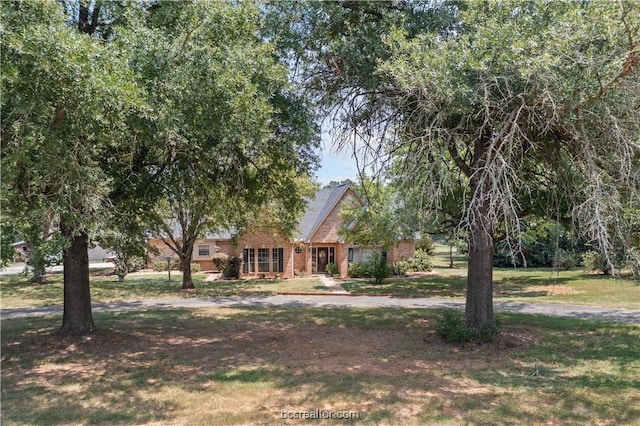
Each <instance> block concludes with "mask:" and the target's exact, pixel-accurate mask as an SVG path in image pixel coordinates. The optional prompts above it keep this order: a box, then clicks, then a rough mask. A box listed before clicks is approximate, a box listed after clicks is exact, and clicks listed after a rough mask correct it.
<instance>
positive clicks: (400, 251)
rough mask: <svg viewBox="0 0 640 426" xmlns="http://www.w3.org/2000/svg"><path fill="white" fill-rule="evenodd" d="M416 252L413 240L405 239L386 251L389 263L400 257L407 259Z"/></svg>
mask: <svg viewBox="0 0 640 426" xmlns="http://www.w3.org/2000/svg"><path fill="white" fill-rule="evenodd" d="M415 252H416V242H415V240H405V241H401V242H400V243H398V244H395V245H394V246H393V247H392V248H391V250H389V252H388V253H387V260H388V261H389V263H395V262H397V261H398V260H401V259H409V258H411V257H413V254H414V253H415Z"/></svg>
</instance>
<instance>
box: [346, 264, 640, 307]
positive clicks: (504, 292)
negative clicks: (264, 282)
mask: <svg viewBox="0 0 640 426" xmlns="http://www.w3.org/2000/svg"><path fill="white" fill-rule="evenodd" d="M466 272H467V271H466V269H456V270H441V269H437V270H434V271H433V272H432V273H431V274H429V275H424V276H419V277H414V278H411V277H410V278H395V279H394V278H389V279H387V280H385V281H384V282H383V283H382V284H375V283H374V282H373V280H363V279H357V280H352V279H349V280H345V281H344V282H342V286H343V287H344V288H345V290H347V291H349V292H351V293H356V294H392V295H396V296H404V297H457V298H464V297H465V293H466V291H465V288H466ZM493 288H494V298H495V300H501V301H514V302H545V303H566V304H581V305H595V306H607V307H611V308H627V309H640V283H639V282H638V281H634V280H633V279H630V278H623V279H619V278H613V277H607V276H602V275H591V274H585V273H584V272H583V271H582V270H580V269H574V270H570V271H553V270H552V269H550V268H531V269H508V268H495V269H494V286H493Z"/></svg>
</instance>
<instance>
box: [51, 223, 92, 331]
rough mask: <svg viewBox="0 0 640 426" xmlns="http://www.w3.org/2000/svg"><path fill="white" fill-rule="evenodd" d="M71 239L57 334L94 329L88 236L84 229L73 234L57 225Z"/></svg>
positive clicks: (66, 250)
mask: <svg viewBox="0 0 640 426" xmlns="http://www.w3.org/2000/svg"><path fill="white" fill-rule="evenodd" d="M60 228H61V231H62V232H63V233H64V234H65V235H67V236H68V237H69V238H70V240H71V246H69V248H67V249H65V250H64V251H63V254H64V314H63V317H62V327H61V328H60V331H59V334H61V335H63V336H68V335H72V336H81V335H84V334H89V333H92V332H94V331H95V330H96V326H95V325H94V323H93V315H92V312H91V294H90V289H89V237H88V236H87V234H86V232H84V231H83V232H80V234H78V235H72V234H71V232H70V230H68V229H65V227H64V224H61V225H60Z"/></svg>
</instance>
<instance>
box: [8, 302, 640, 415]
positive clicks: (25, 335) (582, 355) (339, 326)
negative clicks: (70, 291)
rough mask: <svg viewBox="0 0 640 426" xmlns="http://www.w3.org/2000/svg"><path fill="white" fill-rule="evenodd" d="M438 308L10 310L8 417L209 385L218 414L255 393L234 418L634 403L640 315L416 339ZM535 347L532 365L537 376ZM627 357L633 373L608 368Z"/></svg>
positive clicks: (536, 319)
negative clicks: (462, 338) (71, 322)
mask: <svg viewBox="0 0 640 426" xmlns="http://www.w3.org/2000/svg"><path fill="white" fill-rule="evenodd" d="M435 315H437V311H429V312H425V311H423V310H415V309H411V310H398V309H308V308H305V309H293V308H286V309H283V308H269V309H265V308H251V309H208V310H193V311H190V310H184V309H173V310H151V311H145V312H129V313H98V314H96V315H95V317H96V323H97V324H98V326H99V327H101V328H102V330H103V331H100V332H98V333H97V334H95V335H93V336H89V337H85V338H82V339H74V340H68V339H63V340H60V339H59V338H57V337H55V336H53V335H52V333H54V332H55V331H56V328H53V327H52V325H57V324H58V319H59V318H57V317H56V318H55V320H52V318H30V319H20V320H10V321H3V333H2V372H3V374H2V403H3V420H4V421H6V422H8V423H18V424H25V423H27V424H36V425H39V424H42V425H44V424H47V425H49V424H68V423H83V424H113V423H129V424H130V423H136V424H139V423H148V422H161V423H172V422H176V421H178V420H180V421H183V420H185V419H184V418H183V416H185V413H186V411H185V410H186V408H185V406H184V405H183V402H184V400H185V399H187V400H188V399H194V398H195V399H197V400H198V401H201V400H200V399H198V398H204V399H202V401H204V402H203V403H205V404H208V405H207V412H209V414H210V415H213V416H214V418H215V416H216V415H221V416H224V415H227V414H228V412H227V411H228V410H229V409H233V407H232V408H227V407H226V406H224V404H223V403H220V402H216V401H219V400H220V399H221V398H225V397H227V398H232V399H239V400H243V401H244V402H245V405H246V406H248V407H249V408H248V409H246V412H245V413H244V414H242V415H239V417H237V418H235V419H236V420H234V421H235V422H236V423H256V422H263V423H273V422H277V421H278V420H279V419H278V418H277V415H278V413H279V412H280V410H312V409H315V408H320V409H322V408H323V407H326V406H327V403H328V404H329V405H330V406H331V407H333V408H334V409H339V410H351V411H356V412H358V413H359V415H360V417H359V419H354V421H356V420H357V421H358V422H365V423H379V422H383V423H401V422H403V420H402V419H404V420H407V419H410V420H411V421H412V422H415V423H418V424H420V423H423V424H434V423H439V422H447V421H448V422H459V421H461V420H462V421H464V422H471V423H494V424H508V423H514V422H519V421H522V420H523V419H524V420H526V421H527V422H549V421H557V420H558V419H563V418H565V419H566V418H569V417H567V416H575V417H570V418H571V419H573V420H572V421H576V422H581V421H583V422H584V423H594V422H595V423H598V422H600V423H602V422H607V421H614V422H622V423H625V422H628V421H632V420H633V419H634V418H637V417H638V416H640V411H639V410H638V409H637V408H634V405H633V404H629V401H628V400H626V401H625V398H624V396H625V395H627V396H628V395H630V394H633V392H636V390H637V389H638V387H639V386H640V383H639V380H638V376H637V374H636V375H634V372H636V373H637V368H638V360H637V352H636V350H637V348H636V344H637V341H638V336H639V331H638V329H637V327H633V326H629V325H623V324H609V323H593V322H588V321H579V320H572V319H561V318H550V317H543V316H529V315H519V314H505V315H500V318H501V320H502V323H503V328H504V329H505V331H506V332H508V333H511V334H510V335H513V336H519V338H521V341H520V343H518V344H516V345H514V346H491V345H488V346H483V347H464V346H449V345H446V344H444V343H442V342H441V341H440V340H439V339H427V340H425V337H424V334H425V331H427V330H429V329H430V328H431V327H432V326H433V324H434V318H435ZM536 360H537V362H539V363H540V365H541V369H540V371H541V374H540V375H539V376H538V377H536V378H533V377H530V373H531V371H532V369H533V366H534V363H535V362H536ZM603 363H606V364H607V366H606V368H602V367H601V365H602V364H603ZM590 365H593V368H591V369H590V368H589V366H590ZM578 367H579V369H578ZM624 368H627V369H628V370H627V372H628V373H624V372H618V373H615V374H613V373H611V371H614V370H623V369H624ZM634 368H635V369H636V370H634ZM629 369H630V370H629ZM610 370H611V371H610ZM534 391H535V392H534ZM531 392H534V394H531ZM522 395H529V396H527V397H526V398H525V399H524V400H523V399H520V398H521V396H522ZM585 395H589V396H588V397H586V396H585ZM251 398H255V399H256V401H258V400H260V401H263V402H262V403H260V404H261V405H260V407H259V408H256V407H257V406H256V404H254V403H246V402H247V399H251ZM265 401H268V402H265ZM216 404H217V405H216ZM532 404H533V409H532ZM536 404H544V405H545V406H547V407H548V409H545V410H540V411H538V410H536V409H535V406H536ZM490 407H493V408H492V409H491V410H488V408H490ZM581 407H586V408H587V409H586V411H584V412H583V411H582V408H581ZM574 411H575V412H574ZM216 413H217V414H216ZM225 413H227V414H225ZM270 418H271V419H272V420H273V421H269V419H270ZM199 420H202V419H201V418H187V419H186V422H187V423H198V422H199ZM341 422H343V420H341Z"/></svg>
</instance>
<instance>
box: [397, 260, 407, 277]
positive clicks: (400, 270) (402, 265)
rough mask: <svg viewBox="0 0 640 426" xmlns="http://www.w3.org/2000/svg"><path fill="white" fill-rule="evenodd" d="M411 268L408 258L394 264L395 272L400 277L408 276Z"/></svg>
mask: <svg viewBox="0 0 640 426" xmlns="http://www.w3.org/2000/svg"><path fill="white" fill-rule="evenodd" d="M410 269H411V264H410V263H409V262H408V261H406V260H398V261H397V262H396V263H394V264H393V274H394V275H398V276H400V277H404V276H406V275H407V272H409V270H410Z"/></svg>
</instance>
